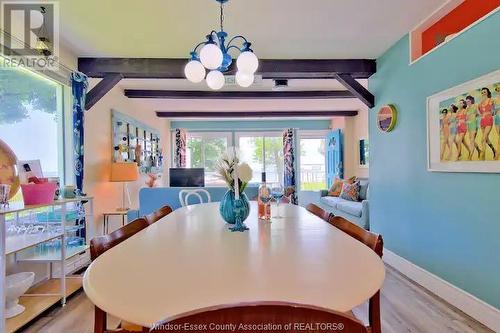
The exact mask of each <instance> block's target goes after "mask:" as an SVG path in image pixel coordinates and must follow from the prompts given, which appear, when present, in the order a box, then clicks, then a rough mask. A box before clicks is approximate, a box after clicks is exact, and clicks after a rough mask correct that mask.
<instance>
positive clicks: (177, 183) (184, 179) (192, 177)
mask: <svg viewBox="0 0 500 333" xmlns="http://www.w3.org/2000/svg"><path fill="white" fill-rule="evenodd" d="M204 186H205V169H203V168H170V187H204Z"/></svg>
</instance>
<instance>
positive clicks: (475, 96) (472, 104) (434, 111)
mask: <svg viewBox="0 0 500 333" xmlns="http://www.w3.org/2000/svg"><path fill="white" fill-rule="evenodd" d="M427 136H428V138H427V147H428V149H427V150H428V169H429V170H430V171H450V172H492V173H499V172H500V70H497V71H495V72H492V73H490V74H487V75H484V76H482V77H480V78H477V79H475V80H472V81H469V82H466V83H463V84H461V85H459V86H456V87H453V88H451V89H448V90H445V91H442V92H440V93H437V94H435V95H433V96H430V97H428V98H427Z"/></svg>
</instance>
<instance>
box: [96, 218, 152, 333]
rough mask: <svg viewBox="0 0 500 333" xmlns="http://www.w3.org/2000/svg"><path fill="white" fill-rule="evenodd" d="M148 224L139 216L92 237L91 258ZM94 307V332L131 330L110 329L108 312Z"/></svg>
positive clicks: (107, 332) (105, 332)
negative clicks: (107, 232) (112, 229)
mask: <svg viewBox="0 0 500 333" xmlns="http://www.w3.org/2000/svg"><path fill="white" fill-rule="evenodd" d="M148 225H149V224H148V221H147V220H146V219H145V218H138V219H135V220H133V221H132V222H130V223H128V224H126V225H124V226H123V227H121V228H120V229H118V230H115V231H113V232H112V233H110V234H107V235H103V236H97V237H94V238H92V240H90V259H91V260H92V261H94V260H95V259H97V258H98V257H99V256H100V255H101V254H103V253H104V252H106V251H107V250H109V249H111V248H113V247H115V246H116V245H118V244H120V243H121V242H123V241H124V240H126V239H128V238H130V237H132V236H133V235H135V234H136V233H138V232H139V231H141V230H143V229H144V228H146V227H147V226H148ZM94 308H95V310H94V333H111V332H123V333H126V332H131V331H130V330H108V329H107V314H106V312H104V311H103V310H102V309H100V308H98V307H97V306H95V307H94ZM141 329H142V328H140V330H141Z"/></svg>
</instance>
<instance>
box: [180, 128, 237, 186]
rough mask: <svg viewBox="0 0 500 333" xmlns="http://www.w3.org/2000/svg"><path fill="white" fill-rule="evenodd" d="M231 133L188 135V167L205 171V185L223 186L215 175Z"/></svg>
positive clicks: (222, 182)
mask: <svg viewBox="0 0 500 333" xmlns="http://www.w3.org/2000/svg"><path fill="white" fill-rule="evenodd" d="M229 136H230V134H229V133H196V132H195V133H188V136H187V149H186V166H187V167H188V168H204V169H205V185H207V186H223V185H224V181H222V180H221V179H219V178H218V176H217V175H216V173H215V164H216V163H217V159H218V158H219V156H220V155H221V154H222V153H224V152H225V151H226V150H227V147H228V143H229Z"/></svg>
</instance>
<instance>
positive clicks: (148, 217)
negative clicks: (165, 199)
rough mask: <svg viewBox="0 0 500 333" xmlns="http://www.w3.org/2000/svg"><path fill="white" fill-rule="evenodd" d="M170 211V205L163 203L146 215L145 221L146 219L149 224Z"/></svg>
mask: <svg viewBox="0 0 500 333" xmlns="http://www.w3.org/2000/svg"><path fill="white" fill-rule="evenodd" d="M172 211H173V210H172V207H170V206H169V205H165V206H163V207H161V208H160V209H158V210H156V211H154V212H153V213H151V214H149V215H146V221H148V224H149V225H151V224H153V223H155V222H156V221H158V220H160V219H162V218H163V217H165V216H167V215H168V214H170V213H172Z"/></svg>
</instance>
